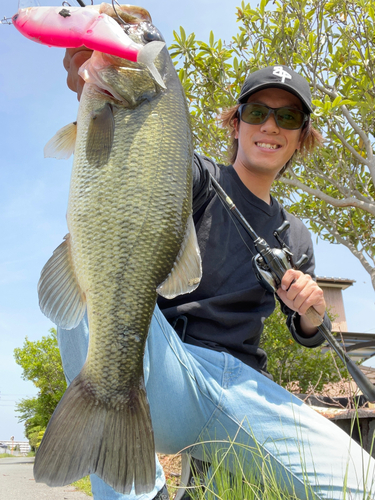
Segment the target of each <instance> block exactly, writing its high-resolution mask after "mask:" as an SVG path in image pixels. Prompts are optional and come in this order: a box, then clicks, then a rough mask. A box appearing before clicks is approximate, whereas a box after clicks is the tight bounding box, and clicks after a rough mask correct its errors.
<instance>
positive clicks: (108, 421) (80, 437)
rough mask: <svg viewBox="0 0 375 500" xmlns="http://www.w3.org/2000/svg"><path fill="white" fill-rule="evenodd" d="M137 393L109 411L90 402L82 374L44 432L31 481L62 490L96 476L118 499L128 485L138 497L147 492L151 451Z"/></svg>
mask: <svg viewBox="0 0 375 500" xmlns="http://www.w3.org/2000/svg"><path fill="white" fill-rule="evenodd" d="M141 385H142V384H141ZM142 387H143V388H141V390H139V389H138V388H137V389H134V392H133V394H130V397H128V398H127V400H126V402H125V400H124V402H118V403H117V404H116V405H115V406H112V405H109V404H104V403H101V402H98V400H97V399H96V398H94V397H93V395H92V393H91V392H90V388H89V384H88V381H87V379H84V377H83V376H82V372H81V373H80V374H79V375H78V376H77V377H76V378H75V379H74V380H73V382H72V383H71V385H70V386H69V387H68V389H67V391H66V392H65V394H64V396H63V398H62V399H61V401H60V403H59V404H58V406H57V408H56V410H55V412H54V414H53V415H52V418H51V420H50V422H49V424H48V426H47V430H46V432H45V434H44V437H43V439H42V442H41V445H40V447H39V449H38V452H37V454H36V457H35V464H34V477H35V480H36V481H37V482H43V483H46V484H48V485H49V486H64V485H66V484H70V483H72V482H74V481H77V480H78V479H80V478H81V477H84V476H86V475H88V474H96V475H98V476H99V477H100V478H101V479H103V481H105V482H106V483H107V484H109V485H110V486H112V488H114V489H115V490H116V491H118V492H120V493H123V494H129V493H130V491H131V488H132V486H133V485H134V487H135V492H136V494H137V495H139V494H142V493H148V492H150V491H152V489H153V488H154V485H155V446H154V438H153V431H152V425H151V418H150V411H149V406H148V401H147V397H146V391H145V389H144V385H143V386H142Z"/></svg>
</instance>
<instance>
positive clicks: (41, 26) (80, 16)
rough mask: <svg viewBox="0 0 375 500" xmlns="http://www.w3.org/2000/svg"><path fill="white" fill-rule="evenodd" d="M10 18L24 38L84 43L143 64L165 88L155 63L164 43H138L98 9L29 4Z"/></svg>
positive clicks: (54, 44)
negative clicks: (33, 5)
mask: <svg viewBox="0 0 375 500" xmlns="http://www.w3.org/2000/svg"><path fill="white" fill-rule="evenodd" d="M93 7H98V6H93ZM12 21H13V24H14V26H15V27H16V28H17V30H18V31H19V32H20V33H22V34H23V35H24V36H25V37H26V38H29V39H31V40H33V41H35V42H38V43H41V44H43V45H48V46H50V47H64V48H78V47H82V46H85V47H87V48H88V49H91V50H97V51H99V52H103V53H105V54H110V55H113V56H117V57H121V58H122V59H127V60H128V61H133V62H140V63H143V64H145V65H146V67H147V68H148V69H149V71H150V72H151V74H152V76H153V77H154V79H155V81H156V82H157V83H158V84H159V85H160V86H161V87H163V88H165V85H164V82H163V80H162V78H161V76H160V74H159V73H158V71H157V70H156V68H155V65H154V60H155V58H156V57H157V55H158V54H159V52H160V51H161V50H162V48H163V47H164V46H165V43H164V42H161V41H152V42H150V43H148V44H146V45H141V44H138V43H136V42H134V41H133V40H132V39H131V38H130V37H129V36H128V35H127V34H126V33H125V31H124V30H123V29H122V28H121V26H120V25H119V24H118V23H117V22H116V21H115V20H114V19H112V18H111V17H110V16H109V15H107V14H104V13H100V12H99V10H98V9H97V8H88V7H86V8H85V9H82V8H80V7H69V8H61V7H28V8H24V9H20V10H19V11H18V13H17V14H15V15H14V16H13V18H12Z"/></svg>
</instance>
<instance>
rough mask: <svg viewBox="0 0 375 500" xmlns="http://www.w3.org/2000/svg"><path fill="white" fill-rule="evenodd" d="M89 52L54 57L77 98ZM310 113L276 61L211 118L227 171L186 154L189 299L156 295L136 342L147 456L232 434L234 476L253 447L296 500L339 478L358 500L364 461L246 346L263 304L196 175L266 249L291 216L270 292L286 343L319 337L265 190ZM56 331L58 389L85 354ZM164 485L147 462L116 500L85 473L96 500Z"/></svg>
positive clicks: (222, 211) (301, 273)
mask: <svg viewBox="0 0 375 500" xmlns="http://www.w3.org/2000/svg"><path fill="white" fill-rule="evenodd" d="M89 56H90V53H89V52H85V51H82V50H81V51H77V50H68V51H67V54H66V58H65V61H64V64H65V67H66V69H67V70H68V84H69V86H70V87H71V88H73V90H76V91H77V89H78V94H80V90H81V88H82V82H80V80H79V78H78V74H77V69H78V67H79V66H80V64H81V63H82V62H83V60H84V59H86V58H87V57H89ZM311 111H312V109H311V95H310V90H309V85H308V83H307V81H306V80H305V79H304V78H302V77H301V76H300V75H298V74H297V73H295V72H294V71H292V70H291V69H289V68H287V67H285V66H279V65H276V66H271V67H268V68H264V69H262V70H259V71H256V72H254V73H252V74H250V75H249V76H248V78H247V79H246V81H245V83H244V85H243V87H242V90H241V94H240V96H239V99H238V105H237V106H235V107H234V108H233V109H231V110H228V111H227V112H226V113H225V114H224V123H226V124H227V125H228V127H229V130H230V133H231V135H232V139H233V142H232V153H233V154H232V165H230V166H227V167H224V166H218V165H216V163H215V162H213V161H212V160H209V159H207V158H203V157H200V156H198V155H196V156H195V161H194V187H193V195H194V197H193V198H194V206H193V209H194V222H195V225H196V230H197V236H198V242H199V246H200V250H201V255H202V265H203V277H202V281H201V284H200V286H199V287H198V289H197V290H196V291H194V292H193V293H191V294H189V295H184V296H179V297H177V298H176V299H173V300H171V301H167V300H165V299H160V300H159V302H158V306H157V307H156V309H155V312H154V316H153V319H152V323H151V327H150V333H149V337H148V340H147V345H146V352H145V357H144V365H145V366H144V372H145V382H146V388H147V395H148V399H149V403H150V409H151V416H152V422H153V427H154V433H155V444H156V449H157V451H159V452H163V453H176V452H178V451H180V450H182V449H184V448H185V447H188V446H189V447H190V449H189V453H191V455H192V456H193V457H194V458H195V459H197V460H202V459H203V458H204V454H203V453H204V452H203V449H202V446H201V445H200V443H201V442H202V441H209V440H212V439H215V440H219V441H222V443H221V446H223V442H227V443H228V445H229V442H228V439H229V441H230V440H233V439H234V438H235V439H236V442H238V443H242V444H244V445H246V446H247V448H246V450H247V451H246V453H245V452H244V453H243V461H244V463H243V470H244V471H245V474H246V471H249V470H251V469H254V468H256V467H259V466H260V465H259V463H258V461H257V453H261V454H262V455H264V456H267V457H268V458H267V460H269V463H270V464H271V466H272V468H273V470H274V471H275V474H276V475H277V476H278V477H279V479H280V481H281V482H283V485H284V487H285V488H286V489H288V490H289V491H290V492H294V494H295V495H296V496H297V497H298V498H300V499H307V498H312V497H314V498H319V499H323V498H324V499H326V498H334V499H335V500H338V499H341V498H344V496H343V495H344V490H345V487H344V484H346V491H349V490H350V494H351V497H350V498H353V499H357V500H359V499H360V498H361V499H362V498H365V497H364V491H366V492H367V494H369V493H370V488H371V487H373V486H372V484H371V480H372V477H373V473H374V461H373V460H372V459H371V458H370V457H369V456H368V455H367V454H366V453H365V452H363V450H361V448H360V447H359V446H358V445H356V444H355V443H354V442H352V441H351V440H350V438H349V437H348V436H347V435H346V434H345V433H343V432H342V431H341V430H340V429H339V428H338V427H336V426H335V425H333V424H331V423H330V422H328V421H327V420H326V419H324V418H323V417H321V416H320V415H318V414H317V413H315V412H314V411H312V410H310V409H309V408H308V407H307V406H306V405H304V404H303V403H301V401H300V400H298V399H297V398H295V397H294V396H292V395H291V394H289V393H288V392H287V391H285V390H284V389H283V388H281V387H279V386H278V385H277V384H275V383H274V382H273V381H272V380H271V379H270V376H269V374H268V373H267V358H266V354H265V353H264V352H263V351H262V350H261V349H260V348H259V340H260V336H261V333H262V329H263V322H264V319H265V318H266V317H268V316H269V315H270V314H271V313H272V311H273V308H274V296H273V294H272V293H270V292H267V291H266V290H265V289H264V288H263V287H262V286H261V285H260V284H259V283H258V281H257V279H256V277H255V274H254V271H253V268H252V263H251V260H252V254H253V253H255V249H254V246H253V244H252V242H251V241H249V238H248V237H247V236H246V234H245V233H243V231H242V229H241V228H239V227H237V225H236V224H235V222H234V221H233V220H232V218H231V215H230V214H229V213H228V211H227V210H226V208H225V207H224V206H223V204H222V202H221V201H220V199H219V198H218V196H217V195H216V193H215V191H214V189H213V187H212V184H211V181H210V175H209V174H212V175H213V176H214V177H215V178H216V180H217V181H218V182H219V183H220V184H221V185H222V187H223V188H224V190H225V191H226V192H227V193H228V195H229V196H230V197H231V198H232V199H233V200H234V201H235V203H236V205H237V207H238V208H239V210H240V211H241V212H242V214H243V215H244V216H245V218H246V219H247V220H248V221H249V223H250V224H251V225H252V226H253V227H254V229H255V231H256V232H257V233H258V234H259V235H260V236H261V237H263V238H264V239H266V241H268V243H269V244H270V245H271V247H275V246H278V243H277V241H276V239H275V237H274V235H273V232H274V231H275V229H277V228H278V227H280V226H281V224H282V223H283V222H284V220H285V219H286V220H288V221H289V222H290V229H288V230H287V231H286V232H285V234H283V238H284V240H285V241H286V243H287V244H288V245H289V247H290V248H291V250H292V252H293V254H294V256H295V258H296V260H297V259H299V258H300V257H301V256H302V255H303V254H306V255H307V256H308V261H307V262H306V263H305V264H304V265H303V267H302V268H301V269H300V270H289V271H287V272H286V274H285V276H284V278H283V280H282V284H281V289H280V290H278V292H277V295H278V298H279V299H280V300H281V303H282V308H283V311H284V312H285V313H286V315H287V324H288V327H289V329H290V331H291V333H292V335H293V337H294V339H295V340H296V341H297V342H299V343H300V344H302V345H305V346H307V347H316V346H319V345H320V344H321V343H322V342H323V338H322V336H321V335H320V333H319V332H317V330H316V328H315V327H314V326H313V325H312V324H311V323H310V321H309V319H308V318H307V317H306V314H305V313H306V311H307V309H308V308H309V307H314V309H315V310H316V311H317V312H318V313H319V314H320V315H321V316H322V318H324V322H325V323H326V324H327V325H329V320H328V318H327V315H326V313H325V309H326V304H325V301H324V297H323V293H322V290H321V289H320V288H319V287H318V286H317V284H316V283H315V281H314V280H313V277H314V257H313V250H312V243H311V238H310V236H309V233H308V231H307V229H306V228H305V227H304V226H303V224H302V223H301V222H300V221H299V220H298V219H296V218H295V217H293V216H291V215H290V214H287V213H286V212H285V211H284V209H283V208H282V207H281V206H280V205H279V204H278V202H277V201H276V200H275V199H274V198H272V197H271V195H270V188H271V185H272V183H273V182H274V180H275V179H276V178H277V177H278V176H279V175H280V173H281V172H282V171H283V169H284V168H285V166H286V165H288V164H289V162H290V160H291V158H292V157H293V156H294V154H295V153H296V152H297V151H299V150H303V149H309V148H311V147H312V146H313V145H314V143H316V142H319V134H318V133H317V132H316V131H314V129H312V127H311V122H310V114H311ZM58 334H59V345H60V350H61V355H62V359H63V364H64V369H65V373H66V376H67V379H68V381H69V382H71V380H72V379H73V378H74V377H75V376H76V375H77V374H78V373H79V371H80V369H81V367H82V364H83V362H84V359H85V355H86V351H87V343H88V327H87V323H86V321H83V322H82V323H81V325H79V327H78V328H77V329H75V330H74V331H70V332H65V331H61V329H59V331H58ZM78 358H79V359H78ZM209 451H210V450H209ZM229 467H230V465H229ZM362 471H364V472H362ZM365 477H368V478H369V479H368V481H369V482H368V484H366V485H365ZM306 482H308V483H309V484H310V486H309V487H308V488H306V487H305V483H306ZM164 483H165V478H164V474H163V471H162V468H161V466H160V464H159V463H157V475H156V483H155V488H154V490H153V491H152V492H151V493H149V494H144V495H141V496H138V497H136V496H135V494H130V495H127V496H125V495H122V494H119V493H117V492H115V491H114V490H113V489H112V488H110V487H109V486H108V485H106V484H105V483H104V482H103V481H102V480H101V479H99V478H98V477H96V476H92V489H93V494H94V498H95V499H96V500H112V499H118V500H129V499H132V500H134V499H136V498H139V499H142V500H149V499H150V500H151V499H154V498H155V499H159V500H164V499H166V498H168V493H167V491H166V487H165V485H164ZM366 488H367V489H366ZM307 491H310V493H308V492H307ZM312 492H313V493H312ZM184 498H185V497H184Z"/></svg>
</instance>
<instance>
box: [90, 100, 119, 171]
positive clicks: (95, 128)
mask: <svg viewBox="0 0 375 500" xmlns="http://www.w3.org/2000/svg"><path fill="white" fill-rule="evenodd" d="M114 134H115V119H114V116H113V107H112V104H110V103H109V102H107V103H106V104H105V105H104V106H103V107H102V108H100V109H98V110H95V111H94V112H93V113H92V116H91V120H90V125H89V128H88V134H87V140H86V158H87V161H88V162H89V163H90V165H92V166H94V167H101V166H103V165H105V164H106V163H107V162H108V160H109V157H110V154H111V150H112V144H113V138H114Z"/></svg>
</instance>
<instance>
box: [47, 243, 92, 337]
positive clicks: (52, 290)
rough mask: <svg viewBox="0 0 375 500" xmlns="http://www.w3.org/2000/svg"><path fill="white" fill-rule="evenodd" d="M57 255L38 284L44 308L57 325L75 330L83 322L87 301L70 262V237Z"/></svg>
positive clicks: (49, 261) (55, 254) (56, 251)
mask: <svg viewBox="0 0 375 500" xmlns="http://www.w3.org/2000/svg"><path fill="white" fill-rule="evenodd" d="M64 240H65V241H63V242H62V243H61V245H59V246H58V247H57V248H56V250H55V251H54V252H53V255H52V257H51V258H50V259H49V260H48V261H47V263H46V265H45V266H44V267H43V269H42V272H41V275H40V280H39V283H38V295H39V305H40V308H41V310H42V312H43V314H45V315H46V316H47V318H49V319H50V320H51V321H53V323H55V324H56V325H58V326H60V327H62V328H65V329H66V330H71V329H72V328H75V327H76V326H77V325H78V324H79V323H80V321H81V320H82V318H83V316H84V314H85V311H86V299H85V295H84V293H83V292H82V290H81V288H80V286H79V284H78V281H77V278H76V276H75V273H74V270H73V268H72V266H71V258H70V244H69V240H70V235H69V234H68V235H67V236H65V238H64Z"/></svg>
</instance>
